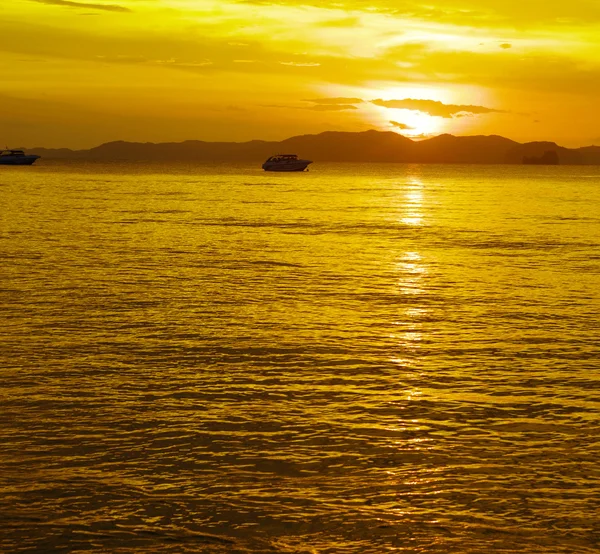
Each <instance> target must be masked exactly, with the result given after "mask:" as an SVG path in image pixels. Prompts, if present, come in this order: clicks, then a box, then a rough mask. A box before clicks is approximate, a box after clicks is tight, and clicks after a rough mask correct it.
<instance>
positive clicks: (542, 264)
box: [0, 162, 600, 554]
mask: <svg viewBox="0 0 600 554" xmlns="http://www.w3.org/2000/svg"><path fill="white" fill-rule="evenodd" d="M6 169H7V171H2V172H0V189H1V191H2V202H3V213H2V215H3V218H2V222H1V228H0V231H1V232H0V256H1V260H0V261H1V262H2V268H3V271H2V272H0V309H1V311H2V314H3V318H4V324H3V326H2V340H1V341H0V361H1V362H2V366H3V370H2V382H1V384H0V393H1V394H2V402H1V403H0V423H1V425H0V441H1V443H2V449H0V527H1V529H2V531H1V532H0V551H3V552H11V553H13V552H14V553H23V554H25V553H31V552H62V551H65V552H66V551H73V552H75V551H77V552H89V551H97V552H120V553H137V552H161V553H162V552H165V553H170V552H177V553H180V552H190V553H191V552H203V553H204V552H207V553H211V554H212V553H216V554H224V553H228V554H229V553H231V552H240V553H260V554H262V553H268V552H274V553H281V554H291V553H294V554H298V553H307V554H308V553H311V554H314V553H337V552H344V553H352V554H354V553H356V554H365V553H366V554H380V553H381V552H398V553H405V552H411V553H412V552H415V553H440V554H442V553H444V554H447V553H448V552H461V553H465V554H480V553H481V552H498V553H506V552H521V551H527V552H536V553H544V554H572V553H573V552H577V553H578V554H592V553H596V552H597V546H598V537H599V536H600V527H599V523H598V519H597V517H596V514H597V513H599V512H600V505H599V499H600V480H599V479H598V459H599V457H600V443H599V442H598V437H600V428H599V426H598V421H599V420H600V418H599V417H598V416H599V415H600V413H599V399H598V395H597V393H596V391H597V390H599V389H600V375H599V372H598V359H600V344H599V343H598V340H597V339H598V334H599V332H600V328H599V326H598V313H600V242H599V239H598V237H600V216H599V215H598V214H600V189H599V188H598V186H597V183H598V182H600V171H599V170H598V169H597V168H590V167H566V166H565V167H533V166H524V167H521V166H514V167H511V166H500V167H498V166H496V167H486V166H458V165H456V166H438V165H432V166H417V165H396V164H388V165H375V164H321V163H319V164H317V163H315V165H314V168H312V167H311V171H310V172H309V173H303V174H296V175H270V174H267V173H264V172H262V171H261V170H260V167H259V166H254V165H252V166H250V165H247V166H246V165H226V166H224V165H210V164H205V165H185V164H180V165H161V164H147V165H142V164H121V163H113V164H101V163H80V162H72V163H66V162H65V163H59V162H54V163H52V162H46V164H40V165H39V166H34V167H32V168H28V169H26V171H18V170H17V169H16V168H15V169H10V168H6ZM21 169H22V168H21Z"/></svg>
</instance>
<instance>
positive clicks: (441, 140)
mask: <svg viewBox="0 0 600 554" xmlns="http://www.w3.org/2000/svg"><path fill="white" fill-rule="evenodd" d="M28 152H30V153H32V154H37V155H39V156H42V157H43V158H57V159H86V160H102V161H110V160H112V161H117V160H124V161H163V162H167V161H187V162H193V161H196V162H212V161H215V162H219V161H222V162H236V161H240V162H255V163H261V162H263V161H264V160H265V159H266V158H268V157H269V156H272V155H273V154H298V155H300V156H301V157H303V158H308V159H311V160H313V161H315V162H399V163H466V164H469V163H474V164H522V163H524V160H537V161H535V162H534V163H546V161H548V162H552V163H553V164H554V163H559V164H564V165H574V164H584V165H600V147H599V146H586V147H583V148H564V147H562V146H558V145H557V144H556V143H554V142H528V143H525V144H521V143H518V142H515V141H513V140H510V139H507V138H504V137H501V136H498V135H490V136H483V135H477V136H454V135H448V134H444V135H439V136H436V137H433V138H430V139H426V140H421V141H414V140H411V139H409V138H407V137H405V136H402V135H399V134H398V133H395V132H393V131H374V130H371V131H363V132H358V133H352V132H340V131H326V132H324V133H320V134H317V135H300V136H295V137H291V138H288V139H285V140H282V141H279V142H276V141H264V140H252V141H248V142H205V141H200V140H186V141H184V142H162V143H152V142H144V143H142V142H126V141H114V142H107V143H104V144H101V145H100V146H96V147H95V148H90V149H89V150H70V149H68V148H58V149H51V148H33V149H29V150H28Z"/></svg>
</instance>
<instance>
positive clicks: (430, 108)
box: [371, 98, 506, 118]
mask: <svg viewBox="0 0 600 554" xmlns="http://www.w3.org/2000/svg"><path fill="white" fill-rule="evenodd" d="M371 103H372V104H375V105H376V106H382V107H384V108H395V109H400V110H415V111H419V112H423V113H426V114H429V115H432V116H437V117H445V118H451V117H457V116H465V115H476V114H483V113H506V112H505V111H502V110H494V109H493V108H486V107H485V106H472V105H468V106H467V105H460V104H444V103H443V102H439V101H437V100H417V99H415V98H404V99H402V100H382V99H378V100H371Z"/></svg>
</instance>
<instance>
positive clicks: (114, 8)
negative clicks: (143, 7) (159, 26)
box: [32, 0, 131, 13]
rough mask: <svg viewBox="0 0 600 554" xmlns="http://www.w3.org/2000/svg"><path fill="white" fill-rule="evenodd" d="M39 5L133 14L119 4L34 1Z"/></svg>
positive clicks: (64, 0) (65, 0)
mask: <svg viewBox="0 0 600 554" xmlns="http://www.w3.org/2000/svg"><path fill="white" fill-rule="evenodd" d="M32 1H33V2H38V3H39V4H50V5H53V6H66V7H67V8H86V9H88V10H104V11H107V12H123V13H131V10H130V9H129V8H126V7H125V6H119V5H117V4H95V3H90V2H71V0H32Z"/></svg>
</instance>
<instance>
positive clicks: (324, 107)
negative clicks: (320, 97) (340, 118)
mask: <svg viewBox="0 0 600 554" xmlns="http://www.w3.org/2000/svg"><path fill="white" fill-rule="evenodd" d="M308 109H309V110H316V111H318V112H337V111H342V110H357V109H358V108H357V107H356V106H353V105H352V104H317V105H316V106H311V107H310V108H308Z"/></svg>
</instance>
